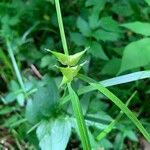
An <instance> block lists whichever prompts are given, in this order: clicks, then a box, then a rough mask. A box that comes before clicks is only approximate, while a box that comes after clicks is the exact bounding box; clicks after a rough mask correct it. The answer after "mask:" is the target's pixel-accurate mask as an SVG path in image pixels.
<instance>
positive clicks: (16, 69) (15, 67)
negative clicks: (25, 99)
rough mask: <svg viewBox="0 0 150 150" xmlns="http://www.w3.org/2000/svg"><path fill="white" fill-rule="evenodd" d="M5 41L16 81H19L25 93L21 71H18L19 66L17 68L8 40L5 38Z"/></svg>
mask: <svg viewBox="0 0 150 150" xmlns="http://www.w3.org/2000/svg"><path fill="white" fill-rule="evenodd" d="M6 43H7V50H8V53H9V56H10V58H11V61H12V64H13V67H14V70H15V72H16V76H17V79H18V82H19V84H20V86H21V88H22V90H23V92H24V93H25V85H24V83H23V79H22V76H21V73H20V71H19V68H18V65H17V62H16V59H15V57H14V54H13V50H12V47H11V44H10V41H9V40H8V39H7V40H6Z"/></svg>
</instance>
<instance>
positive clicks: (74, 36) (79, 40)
mask: <svg viewBox="0 0 150 150" xmlns="http://www.w3.org/2000/svg"><path fill="white" fill-rule="evenodd" d="M70 37H71V40H72V41H73V42H74V43H75V44H76V45H78V46H84V45H86V42H87V40H86V38H85V37H84V36H83V35H82V34H80V33H77V32H71V33H70Z"/></svg>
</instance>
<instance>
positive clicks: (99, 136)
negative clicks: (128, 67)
mask: <svg viewBox="0 0 150 150" xmlns="http://www.w3.org/2000/svg"><path fill="white" fill-rule="evenodd" d="M136 93H137V91H135V92H134V93H133V94H132V95H131V96H130V98H129V99H128V100H127V102H126V106H128V105H129V103H130V101H131V100H132V99H133V97H134V96H135V94H136ZM123 114H124V113H123V112H122V111H120V113H119V114H118V115H117V117H116V119H115V120H113V121H112V122H111V123H110V124H109V125H108V126H107V127H106V128H105V129H104V130H103V131H102V132H101V133H100V134H98V136H97V137H96V139H97V140H98V141H100V140H102V139H103V138H104V137H105V136H106V135H107V134H108V133H109V132H110V131H111V130H112V129H113V128H114V126H116V124H117V123H118V121H119V120H120V119H121V117H122V116H123Z"/></svg>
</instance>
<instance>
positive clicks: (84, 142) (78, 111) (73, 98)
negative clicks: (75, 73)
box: [68, 83, 91, 150]
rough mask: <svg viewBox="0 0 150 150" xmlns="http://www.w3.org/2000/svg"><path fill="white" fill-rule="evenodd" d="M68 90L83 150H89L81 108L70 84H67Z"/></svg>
mask: <svg viewBox="0 0 150 150" xmlns="http://www.w3.org/2000/svg"><path fill="white" fill-rule="evenodd" d="M68 90H69V95H70V98H71V102H72V107H73V111H74V115H75V118H76V121H77V125H78V129H79V133H80V138H81V142H82V146H83V149H84V150H91V146H90V141H89V137H88V132H87V127H86V124H85V120H84V116H83V112H82V108H81V105H80V101H79V98H78V95H77V94H76V93H75V91H74V90H73V89H72V87H71V83H68Z"/></svg>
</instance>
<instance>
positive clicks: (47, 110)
mask: <svg viewBox="0 0 150 150" xmlns="http://www.w3.org/2000/svg"><path fill="white" fill-rule="evenodd" d="M48 82H49V83H48V85H47V86H45V87H40V88H38V90H37V92H36V93H35V94H34V95H33V102H34V105H35V106H36V108H37V109H38V110H39V111H40V112H41V113H42V115H43V116H45V117H49V116H51V115H52V114H53V113H55V111H56V109H57V103H58V100H59V94H58V89H57V87H56V84H55V82H54V81H53V80H49V81H48Z"/></svg>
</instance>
